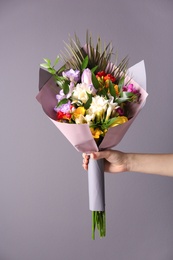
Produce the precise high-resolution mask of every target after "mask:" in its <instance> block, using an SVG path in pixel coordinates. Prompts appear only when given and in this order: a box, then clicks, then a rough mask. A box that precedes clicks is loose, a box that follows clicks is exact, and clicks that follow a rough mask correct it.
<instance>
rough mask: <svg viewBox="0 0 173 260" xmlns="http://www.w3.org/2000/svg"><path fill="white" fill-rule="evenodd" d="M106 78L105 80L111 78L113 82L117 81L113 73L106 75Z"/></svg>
mask: <svg viewBox="0 0 173 260" xmlns="http://www.w3.org/2000/svg"><path fill="white" fill-rule="evenodd" d="M104 80H105V81H106V80H110V81H112V82H115V80H116V78H115V77H114V76H113V75H111V74H107V75H105V76H104Z"/></svg>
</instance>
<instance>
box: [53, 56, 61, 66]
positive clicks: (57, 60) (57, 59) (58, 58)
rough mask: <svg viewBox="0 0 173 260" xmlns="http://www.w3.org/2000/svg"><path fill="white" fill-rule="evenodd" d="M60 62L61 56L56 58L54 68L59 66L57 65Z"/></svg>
mask: <svg viewBox="0 0 173 260" xmlns="http://www.w3.org/2000/svg"><path fill="white" fill-rule="evenodd" d="M59 60H60V57H59V56H57V57H56V60H55V62H54V65H53V67H55V66H56V65H57V63H58V62H59Z"/></svg>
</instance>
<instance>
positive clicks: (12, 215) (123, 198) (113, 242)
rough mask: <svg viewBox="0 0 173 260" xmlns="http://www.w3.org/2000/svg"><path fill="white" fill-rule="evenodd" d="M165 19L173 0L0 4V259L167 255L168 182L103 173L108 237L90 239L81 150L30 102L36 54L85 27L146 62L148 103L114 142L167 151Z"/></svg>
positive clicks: (171, 184) (172, 201) (172, 60)
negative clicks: (124, 134) (121, 138)
mask: <svg viewBox="0 0 173 260" xmlns="http://www.w3.org/2000/svg"><path fill="white" fill-rule="evenodd" d="M172 25H173V1H172V0H162V1H161V0H145V1H144V0H119V1H118V0H106V1H96V0H88V1H83V0H80V1H79V0H73V1H67V0H49V1H48V0H47V1H46V0H43V1H41V0H40V1H37V0H29V1H20V0H13V1H12V0H11V1H10V0H1V1H0V87H1V92H0V118H1V120H0V122H1V123H0V129H1V135H0V158H1V159H0V160H1V161H0V260H47V259H49V260H55V259H56V260H57V259H64V260H71V259H77V260H78V259H79V260H81V259H82V260H88V259H90V260H95V259H99V260H104V259H107V260H113V259H118V260H138V259H140V260H163V259H164V260H172V259H173V246H172V244H173V179H171V178H169V177H160V176H152V175H145V174H139V173H122V174H117V175H110V174H106V176H105V178H106V210H107V236H106V238H104V239H100V238H99V237H98V236H97V238H96V240H95V241H92V240H91V213H90V211H89V209H88V187H87V173H86V172H85V171H84V170H83V168H82V157H81V154H80V153H78V152H77V151H76V150H75V149H74V148H73V147H72V146H71V144H70V143H69V142H68V141H67V140H66V139H65V138H64V137H63V136H62V134H61V133H60V132H59V131H58V130H57V129H56V127H55V126H54V125H53V124H52V123H51V122H50V121H49V119H48V118H46V116H45V114H44V113H43V111H42V109H41V107H40V105H39V103H37V101H36V99H35V96H36V94H37V92H38V71H39V64H40V63H41V62H42V58H43V57H46V58H50V59H52V60H53V59H54V58H55V57H56V55H57V54H58V53H59V52H60V51H61V50H63V46H64V44H63V40H65V41H67V40H68V34H69V33H70V35H72V36H73V35H74V32H76V33H77V35H78V36H79V38H80V39H81V42H83V43H85V32H86V29H89V30H90V31H91V32H92V34H93V38H94V37H95V36H98V35H100V36H101V38H102V40H103V41H106V42H109V41H112V42H113V44H114V47H115V49H117V50H118V52H119V58H120V59H121V58H122V57H124V56H125V55H127V54H128V55H129V57H130V63H129V65H130V66H131V65H133V64H135V63H137V62H139V61H140V60H142V59H144V60H145V64H146V71H147V86H148V93H149V97H148V99H147V104H146V106H145V107H144V109H143V110H142V112H141V113H140V115H139V116H138V117H137V119H136V120H135V122H134V124H133V125H132V126H131V128H130V129H129V131H128V133H127V134H126V136H125V137H124V139H123V140H122V142H121V143H120V144H119V145H118V147H117V149H120V150H123V151H132V152H158V153H162V152H163V153H169V152H173V148H172V147H173V139H172V135H173V116H172V96H173V78H172V75H173V35H172V33H173V29H172V28H173V27H172ZM165 167H166V165H165Z"/></svg>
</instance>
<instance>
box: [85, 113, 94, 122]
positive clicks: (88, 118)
mask: <svg viewBox="0 0 173 260" xmlns="http://www.w3.org/2000/svg"><path fill="white" fill-rule="evenodd" d="M87 113H90V111H89V110H87ZM94 119H95V115H94V114H92V113H91V114H87V115H86V116H85V120H86V122H87V124H88V125H90V124H91V123H92V121H94Z"/></svg>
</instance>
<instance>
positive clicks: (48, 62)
mask: <svg viewBox="0 0 173 260" xmlns="http://www.w3.org/2000/svg"><path fill="white" fill-rule="evenodd" d="M43 60H44V61H45V62H46V63H47V64H48V65H49V67H50V66H51V61H50V60H49V59H45V58H44V59H43Z"/></svg>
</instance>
